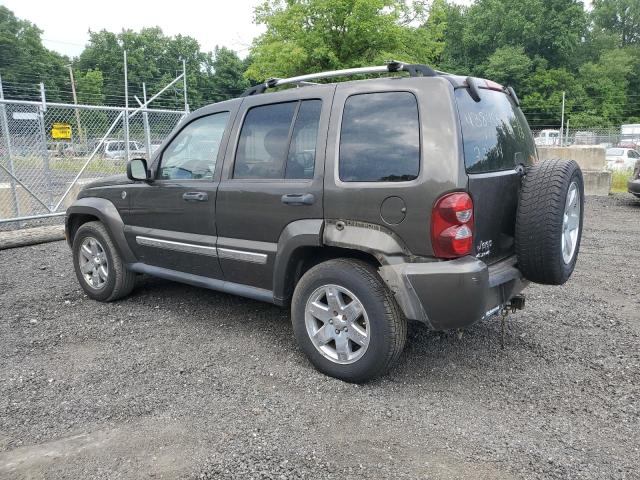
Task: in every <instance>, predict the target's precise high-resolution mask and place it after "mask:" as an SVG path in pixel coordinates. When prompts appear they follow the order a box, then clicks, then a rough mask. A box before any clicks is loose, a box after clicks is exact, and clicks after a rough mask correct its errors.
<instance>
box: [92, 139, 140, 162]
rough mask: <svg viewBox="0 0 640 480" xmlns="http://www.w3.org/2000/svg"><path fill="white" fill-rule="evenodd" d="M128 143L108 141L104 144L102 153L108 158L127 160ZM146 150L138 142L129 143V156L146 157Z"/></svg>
mask: <svg viewBox="0 0 640 480" xmlns="http://www.w3.org/2000/svg"><path fill="white" fill-rule="evenodd" d="M125 147H126V143H125V142H124V141H122V140H107V141H105V142H104V146H103V149H102V151H103V152H104V156H105V157H107V158H125V156H126V151H125ZM145 153H146V151H145V148H144V147H143V146H142V145H140V144H139V143H138V142H134V141H129V155H130V156H132V157H135V156H140V155H144V154H145Z"/></svg>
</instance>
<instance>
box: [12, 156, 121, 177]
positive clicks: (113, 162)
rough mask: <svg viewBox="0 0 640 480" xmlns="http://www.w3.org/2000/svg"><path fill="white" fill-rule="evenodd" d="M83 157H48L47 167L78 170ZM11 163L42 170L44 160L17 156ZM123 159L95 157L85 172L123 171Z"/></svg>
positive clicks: (16, 165) (59, 170) (57, 169)
mask: <svg viewBox="0 0 640 480" xmlns="http://www.w3.org/2000/svg"><path fill="white" fill-rule="evenodd" d="M86 160H87V159H86V158H85V157H64V158H59V157H54V158H50V159H49V168H50V169H51V170H52V171H54V172H55V171H58V172H69V173H76V172H78V171H79V170H80V169H81V168H82V166H83V165H84V163H85V162H86ZM13 164H14V166H15V168H17V169H24V170H44V161H43V159H42V158H40V157H17V158H15V159H14V160H13ZM124 171H125V161H124V160H123V159H108V158H100V157H96V158H94V159H93V160H91V162H89V165H87V168H86V169H85V172H87V173H108V174H116V173H124Z"/></svg>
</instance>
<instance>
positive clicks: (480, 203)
mask: <svg viewBox="0 0 640 480" xmlns="http://www.w3.org/2000/svg"><path fill="white" fill-rule="evenodd" d="M480 97H481V100H480V101H479V102H475V101H474V100H473V98H471V95H470V94H469V91H468V89H467V88H458V89H456V91H455V98H456V102H457V106H458V112H459V115H460V123H461V131H462V139H463V146H464V159H465V167H466V170H467V174H468V175H469V192H470V194H471V196H472V198H473V203H474V215H475V248H476V256H477V257H478V258H480V259H482V260H483V261H485V262H486V263H489V264H491V263H494V262H496V261H498V260H501V259H503V258H505V257H507V256H509V255H512V254H513V253H515V241H514V237H515V223H516V211H517V208H518V198H519V195H520V188H521V180H522V174H523V173H524V167H527V166H529V165H532V164H533V163H534V161H535V159H536V156H537V154H536V148H535V143H534V139H533V136H532V135H531V131H530V130H529V126H528V124H527V121H526V120H525V118H524V115H523V114H522V112H521V111H520V109H519V108H518V107H517V106H516V105H515V103H514V102H513V100H512V99H511V97H510V96H509V95H507V94H506V93H504V92H503V91H498V90H490V89H482V88H481V89H480Z"/></svg>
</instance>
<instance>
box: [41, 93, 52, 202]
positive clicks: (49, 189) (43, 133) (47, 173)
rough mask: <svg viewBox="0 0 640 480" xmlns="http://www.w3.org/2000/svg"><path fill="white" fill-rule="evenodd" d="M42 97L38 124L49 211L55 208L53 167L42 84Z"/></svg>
mask: <svg viewBox="0 0 640 480" xmlns="http://www.w3.org/2000/svg"><path fill="white" fill-rule="evenodd" d="M40 96H41V97H42V105H41V106H39V107H38V123H39V124H40V136H41V138H42V161H43V163H44V174H45V181H46V188H47V194H48V197H49V211H52V210H51V209H52V208H53V183H52V181H51V166H50V165H49V150H47V129H46V128H45V124H44V112H46V111H47V98H46V96H45V93H44V83H42V82H40Z"/></svg>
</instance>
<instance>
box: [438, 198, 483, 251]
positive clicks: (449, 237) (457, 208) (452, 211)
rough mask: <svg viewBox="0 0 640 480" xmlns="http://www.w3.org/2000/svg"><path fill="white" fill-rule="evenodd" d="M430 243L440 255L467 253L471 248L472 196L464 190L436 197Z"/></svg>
mask: <svg viewBox="0 0 640 480" xmlns="http://www.w3.org/2000/svg"><path fill="white" fill-rule="evenodd" d="M431 244H432V246H433V253H434V255H435V256H436V257H439V258H458V257H462V256H464V255H469V254H470V253H471V250H472V248H473V200H471V197H470V196H469V194H467V193H464V192H455V193H448V194H446V195H443V196H442V197H440V198H439V199H438V201H437V202H436V204H435V206H434V207H433V212H432V213H431Z"/></svg>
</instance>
